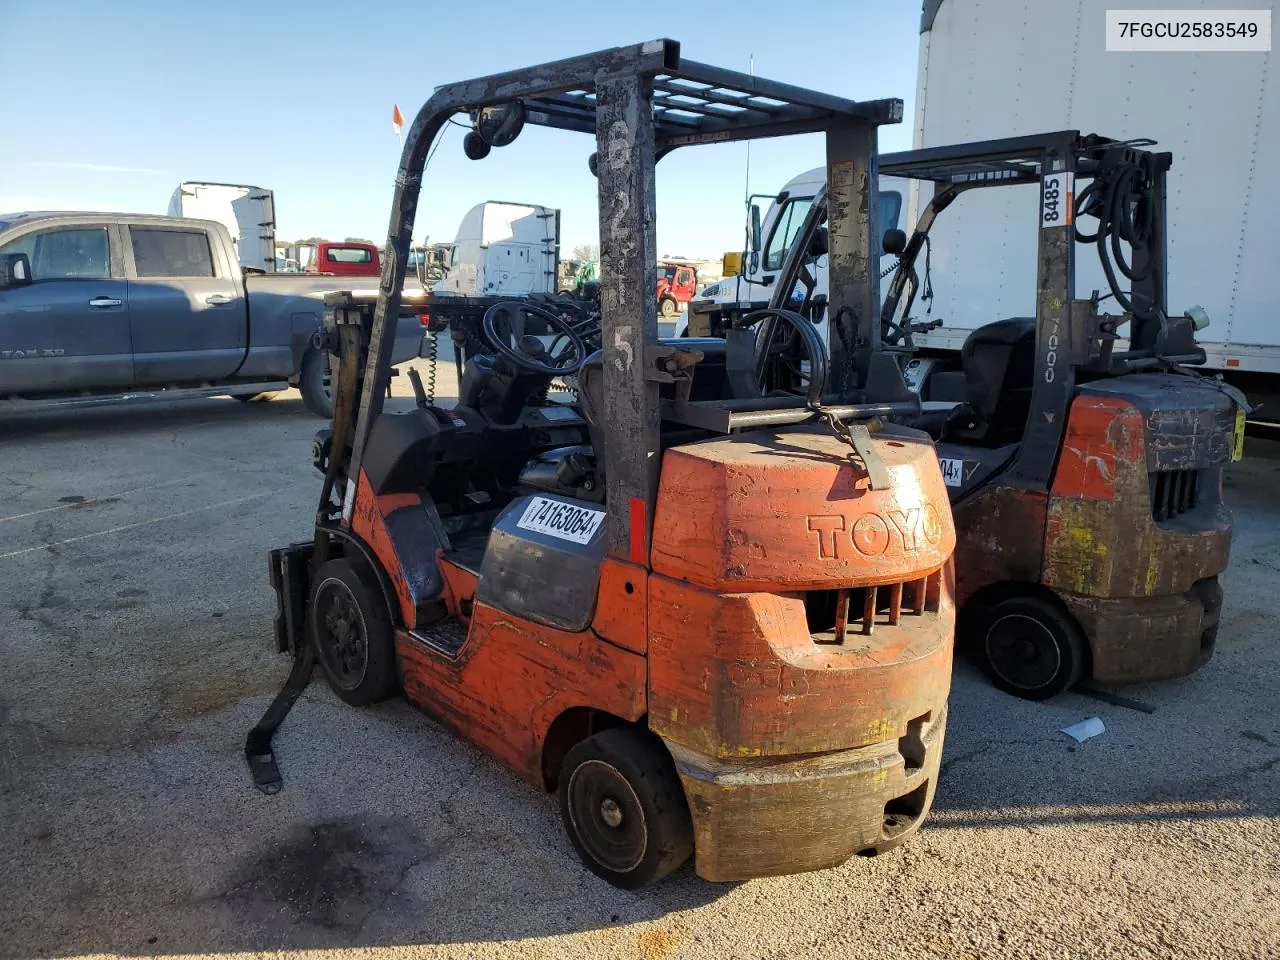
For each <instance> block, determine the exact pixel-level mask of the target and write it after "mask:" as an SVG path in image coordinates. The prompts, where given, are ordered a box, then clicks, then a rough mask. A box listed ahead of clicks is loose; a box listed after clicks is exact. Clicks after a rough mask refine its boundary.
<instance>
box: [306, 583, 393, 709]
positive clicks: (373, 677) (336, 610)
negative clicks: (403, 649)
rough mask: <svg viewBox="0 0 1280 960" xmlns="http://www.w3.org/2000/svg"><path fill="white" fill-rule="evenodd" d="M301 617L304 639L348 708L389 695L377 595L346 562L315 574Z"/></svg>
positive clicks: (388, 648) (385, 619)
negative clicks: (304, 631)
mask: <svg viewBox="0 0 1280 960" xmlns="http://www.w3.org/2000/svg"><path fill="white" fill-rule="evenodd" d="M313 583H314V585H313V586H312V588H311V604H310V606H309V608H308V611H307V634H308V639H309V640H310V641H311V644H312V646H313V648H314V649H315V652H316V659H317V660H319V661H320V669H321V670H322V671H323V672H324V676H325V679H326V680H328V681H329V686H330V688H332V690H333V692H334V693H336V694H337V695H338V699H340V700H342V701H343V702H344V703H348V704H350V705H351V706H353V707H363V706H367V705H368V704H371V703H377V702H378V701H379V700H385V699H386V698H387V697H389V696H390V695H391V694H392V693H393V692H394V690H395V680H396V672H395V647H394V644H393V641H392V629H391V618H390V617H389V616H388V614H387V608H386V603H385V601H384V600H383V598H382V591H381V590H379V589H378V585H377V584H376V583H374V582H373V577H372V575H370V574H367V573H365V572H364V571H363V570H360V569H359V568H357V567H356V566H355V565H353V564H352V563H351V561H349V560H344V559H339V560H330V561H328V562H327V563H325V564H323V565H322V566H321V567H320V569H319V570H317V571H316V575H315V579H314V581H313Z"/></svg>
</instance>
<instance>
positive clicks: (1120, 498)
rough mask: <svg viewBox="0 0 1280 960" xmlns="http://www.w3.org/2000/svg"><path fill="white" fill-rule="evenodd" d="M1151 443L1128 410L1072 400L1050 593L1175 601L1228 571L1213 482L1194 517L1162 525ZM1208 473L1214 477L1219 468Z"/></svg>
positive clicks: (1226, 533)
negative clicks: (1155, 511)
mask: <svg viewBox="0 0 1280 960" xmlns="http://www.w3.org/2000/svg"><path fill="white" fill-rule="evenodd" d="M1146 436H1147V426H1146V424H1145V423H1144V420H1143V417H1142V415H1141V413H1140V411H1139V410H1138V409H1137V408H1136V407H1134V406H1133V405H1132V404H1130V403H1128V402H1126V401H1124V400H1122V399H1119V398H1118V397H1107V396H1087V395H1086V396H1082V397H1080V398H1079V399H1077V400H1076V402H1075V404H1074V406H1073V407H1072V410H1071V419H1070V422H1069V424H1068V428H1067V433H1066V436H1065V438H1064V445H1063V455H1062V463H1061V465H1060V466H1059V469H1058V476H1057V479H1056V480H1055V482H1054V486H1053V489H1052V491H1051V493H1050V497H1049V509H1048V518H1047V520H1048V522H1047V531H1046V537H1045V563H1044V583H1045V584H1046V585H1047V586H1051V587H1054V588H1056V589H1058V590H1061V591H1063V592H1064V593H1068V594H1076V595H1079V596H1087V597H1097V598H1136V597H1157V596H1164V597H1168V596H1179V595H1181V594H1183V593H1185V592H1186V591H1188V590H1190V589H1191V585H1192V584H1193V583H1195V582H1196V581H1197V580H1201V579H1204V578H1205V577H1211V576H1216V575H1217V574H1219V573H1221V572H1222V571H1223V570H1224V569H1225V568H1226V565H1227V555H1228V550H1229V548H1230V545H1231V514H1230V511H1228V510H1227V508H1226V506H1225V504H1223V502H1222V497H1221V491H1220V490H1219V488H1218V484H1217V482H1216V480H1217V478H1216V476H1215V477H1214V478H1213V482H1205V483H1201V484H1198V485H1197V494H1198V497H1199V502H1198V503H1197V504H1196V505H1195V507H1194V508H1192V509H1191V510H1189V511H1186V512H1184V513H1182V514H1181V515H1180V516H1179V517H1177V518H1175V519H1174V520H1172V521H1170V522H1168V523H1160V522H1157V521H1156V519H1155V518H1154V516H1153V515H1152V505H1151V497H1150V489H1151V484H1150V481H1149V470H1148V458H1147V455H1146V451H1145V449H1144V447H1145V444H1146ZM1224 436H1225V435H1224ZM1220 439H1221V440H1222V442H1223V443H1224V445H1225V442H1226V441H1225V439H1223V438H1220ZM1225 456H1226V453H1225V446H1224V458H1223V459H1225ZM1202 466H1203V467H1204V468H1205V469H1206V470H1208V471H1209V472H1215V470H1216V471H1220V470H1221V466H1222V463H1221V461H1219V463H1218V464H1216V465H1215V464H1213V463H1212V462H1209V463H1202Z"/></svg>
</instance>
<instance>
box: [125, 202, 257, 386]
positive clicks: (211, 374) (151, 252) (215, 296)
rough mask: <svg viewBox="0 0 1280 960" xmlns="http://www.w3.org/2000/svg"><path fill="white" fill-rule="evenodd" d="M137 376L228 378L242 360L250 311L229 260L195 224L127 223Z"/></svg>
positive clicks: (163, 380)
mask: <svg viewBox="0 0 1280 960" xmlns="http://www.w3.org/2000/svg"><path fill="white" fill-rule="evenodd" d="M121 230H122V233H123V236H124V238H125V241H126V248H127V252H128V258H127V263H126V266H127V269H128V271H129V328H130V331H131V333H132V336H133V370H134V383H135V384H137V385H138V386H165V385H168V384H175V383H192V382H201V381H206V380H225V379H227V378H228V377H230V376H232V375H233V374H234V373H235V372H236V370H237V369H239V367H240V364H241V363H242V362H243V360H244V357H245V352H246V350H247V349H248V343H249V317H248V312H247V306H246V302H245V298H244V296H243V295H242V293H241V290H242V288H241V284H240V281H239V278H238V273H239V270H240V265H239V264H238V263H234V262H232V261H231V259H230V258H229V257H228V254H227V251H226V250H225V249H223V247H224V244H222V243H217V242H214V241H216V240H217V237H216V236H212V237H211V236H210V234H209V232H208V231H207V230H206V229H205V228H203V227H199V226H190V227H186V226H178V225H173V224H168V223H154V222H152V223H127V224H124V225H122V227H121Z"/></svg>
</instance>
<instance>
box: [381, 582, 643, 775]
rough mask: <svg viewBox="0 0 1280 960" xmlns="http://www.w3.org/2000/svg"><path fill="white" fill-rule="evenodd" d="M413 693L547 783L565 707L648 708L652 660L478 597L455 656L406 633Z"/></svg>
mask: <svg viewBox="0 0 1280 960" xmlns="http://www.w3.org/2000/svg"><path fill="white" fill-rule="evenodd" d="M396 654H397V657H398V658H399V661H400V668H401V673H402V676H403V685H404V692H405V696H406V697H408V698H409V701H410V702H411V703H413V704H414V705H415V706H417V707H419V708H421V709H422V710H424V711H425V712H426V713H428V714H430V715H431V716H433V717H435V718H436V719H437V720H439V721H440V722H441V723H443V724H445V725H446V726H448V727H450V728H451V729H452V730H454V731H455V732H456V733H457V734H458V735H459V736H461V737H463V738H465V739H467V740H470V741H471V742H472V743H474V744H476V745H477V746H479V747H480V748H481V749H483V750H487V751H489V752H490V753H492V754H493V755H494V756H495V757H497V758H498V759H499V760H501V761H502V762H503V763H505V764H507V765H508V766H510V767H511V768H512V769H513V770H514V771H515V772H516V773H518V774H519V775H520V776H521V777H522V778H524V779H525V780H528V781H529V782H530V783H533V784H536V785H538V786H539V787H542V786H544V784H543V775H542V744H543V741H544V739H545V737H546V733H547V730H548V729H549V728H550V726H551V724H552V722H553V721H554V720H555V719H556V717H557V716H559V715H560V714H561V713H563V712H564V711H566V710H569V709H571V708H575V707H590V708H594V709H598V710H603V711H605V712H606V713H609V714H611V715H613V716H615V717H621V718H622V719H624V720H638V719H639V718H640V717H642V716H643V715H644V712H645V658H644V657H643V656H639V655H637V654H634V653H629V652H628V651H625V650H622V649H621V648H619V647H615V646H613V645H612V644H609V643H605V642H604V641H603V640H601V639H600V638H599V637H597V636H596V635H595V634H594V633H592V632H591V631H589V630H586V631H582V632H579V633H570V632H567V631H564V630H556V629H554V628H552V627H544V626H541V625H540V624H535V623H530V622H528V621H525V620H520V619H518V618H516V617H512V616H509V615H508V614H505V613H502V612H501V611H499V610H495V609H493V608H492V607H488V606H485V605H484V604H481V603H477V604H476V605H475V608H474V611H473V613H472V616H471V624H470V629H469V630H468V633H467V639H466V642H465V643H464V644H463V645H462V647H461V649H460V650H459V651H458V655H457V657H456V659H447V658H444V657H441V656H439V655H438V654H437V653H435V652H434V651H432V650H429V649H427V648H426V647H424V646H423V645H422V644H420V643H419V642H417V641H416V640H414V639H413V638H412V637H410V636H409V635H408V634H406V633H403V632H398V633H397V636H396Z"/></svg>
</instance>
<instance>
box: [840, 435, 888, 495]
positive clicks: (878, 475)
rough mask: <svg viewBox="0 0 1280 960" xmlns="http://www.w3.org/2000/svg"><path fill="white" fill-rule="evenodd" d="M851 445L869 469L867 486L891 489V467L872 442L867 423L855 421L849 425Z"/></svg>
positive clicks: (876, 488)
mask: <svg viewBox="0 0 1280 960" xmlns="http://www.w3.org/2000/svg"><path fill="white" fill-rule="evenodd" d="M849 445H850V446H852V447H853V451H854V453H856V454H857V455H858V458H859V459H860V460H861V461H862V466H863V467H864V468H865V469H866V471H867V486H868V487H870V488H871V489H872V490H887V489H889V487H890V486H892V485H893V480H892V479H891V478H890V476H889V468H888V467H887V466H885V462H884V461H883V460H882V459H880V454H879V453H877V452H876V448H875V444H874V443H872V442H871V431H870V430H868V429H867V425H866V424H865V423H855V424H853V426H851V427H849Z"/></svg>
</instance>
